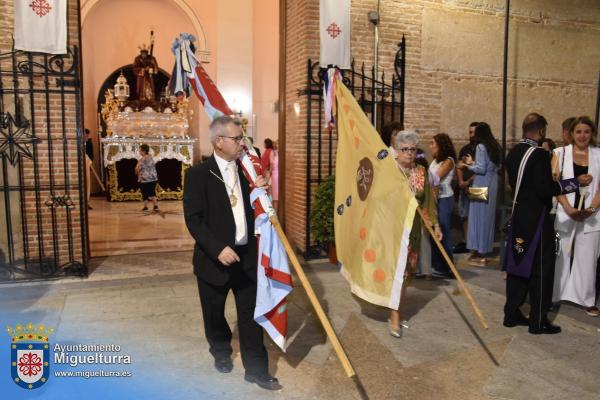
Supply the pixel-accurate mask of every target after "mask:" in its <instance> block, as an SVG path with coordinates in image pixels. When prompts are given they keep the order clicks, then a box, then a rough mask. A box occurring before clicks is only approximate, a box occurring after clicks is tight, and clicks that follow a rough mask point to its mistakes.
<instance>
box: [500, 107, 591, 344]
mask: <svg viewBox="0 0 600 400" xmlns="http://www.w3.org/2000/svg"><path fill="white" fill-rule="evenodd" d="M547 126H548V123H547V121H546V119H545V118H544V117H543V116H541V115H539V114H536V113H531V114H529V115H527V116H526V117H525V119H524V120H523V139H521V141H520V143H519V144H517V145H516V146H515V147H513V149H512V150H511V151H510V152H509V153H508V156H507V157H506V163H505V166H506V172H507V174H508V181H509V184H510V186H511V187H512V189H513V191H517V195H516V199H515V200H516V202H515V204H514V209H513V213H512V217H511V224H510V230H509V232H508V239H507V243H506V257H505V267H506V270H507V272H508V277H507V279H506V304H505V305H504V326H506V327H509V328H512V327H515V326H517V325H524V326H529V333H531V334H542V333H545V334H553V333H559V332H560V331H561V329H560V327H559V326H557V325H553V324H552V323H551V322H550V321H549V320H548V317H547V313H548V311H549V309H550V307H551V305H552V287H553V282H554V265H555V254H554V251H555V243H554V239H555V237H556V233H555V231H554V226H553V224H552V219H551V218H550V217H549V213H550V211H551V209H552V197H553V196H558V195H560V194H566V193H571V192H574V191H576V190H578V189H579V186H580V185H581V186H585V185H588V184H589V183H590V181H589V179H587V178H586V179H583V178H581V179H580V178H577V179H565V180H562V181H559V182H557V181H554V180H553V178H552V168H551V165H550V154H549V153H548V152H547V151H546V150H544V149H543V148H541V147H538V146H539V143H540V142H541V141H542V139H544V137H545V136H546V127H547ZM531 148H533V150H530V149H531ZM526 156H529V158H525V157H526ZM523 160H524V161H523ZM522 161H523V162H522ZM519 169H521V170H522V179H521V182H520V184H519V187H518V188H517V177H518V175H519ZM528 293H529V303H530V306H531V307H530V311H529V318H526V317H525V316H524V315H523V312H522V311H521V306H522V305H523V304H524V303H525V298H526V297H527V294H528Z"/></svg>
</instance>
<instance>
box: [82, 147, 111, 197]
mask: <svg viewBox="0 0 600 400" xmlns="http://www.w3.org/2000/svg"><path fill="white" fill-rule="evenodd" d="M85 157H86V160H85V164H86V166H87V168H88V170H91V171H92V174H93V175H94V177H95V178H96V181H97V182H98V185H100V188H102V191H103V192H106V188H105V187H104V185H103V184H102V180H101V179H100V177H99V176H98V173H97V172H96V170H95V169H94V165H93V164H92V159H91V158H89V157H88V156H87V154H86V156H85Z"/></svg>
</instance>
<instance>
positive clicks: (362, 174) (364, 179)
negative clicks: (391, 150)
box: [356, 157, 373, 201]
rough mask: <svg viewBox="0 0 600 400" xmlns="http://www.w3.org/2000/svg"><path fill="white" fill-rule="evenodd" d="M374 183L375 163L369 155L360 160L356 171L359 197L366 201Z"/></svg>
mask: <svg viewBox="0 0 600 400" xmlns="http://www.w3.org/2000/svg"><path fill="white" fill-rule="evenodd" d="M372 185H373V163H372V162H371V160H370V159H369V158H367V157H365V158H363V159H362V160H360V162H359V163H358V170H357V171H356V189H357V191H358V197H359V198H360V199H361V200H362V201H365V200H366V199H367V196H368V195H369V191H370V190H371V186H372Z"/></svg>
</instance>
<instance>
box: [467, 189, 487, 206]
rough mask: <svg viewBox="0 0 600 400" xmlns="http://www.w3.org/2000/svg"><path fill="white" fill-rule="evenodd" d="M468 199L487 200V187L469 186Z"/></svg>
mask: <svg viewBox="0 0 600 400" xmlns="http://www.w3.org/2000/svg"><path fill="white" fill-rule="evenodd" d="M468 195H469V200H471V201H485V202H487V201H488V188H487V187H470V188H469V192H468Z"/></svg>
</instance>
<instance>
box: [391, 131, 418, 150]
mask: <svg viewBox="0 0 600 400" xmlns="http://www.w3.org/2000/svg"><path fill="white" fill-rule="evenodd" d="M402 144H412V145H413V146H418V145H419V134H418V133H417V131H416V130H414V129H405V130H403V131H400V132H398V134H397V135H396V137H395V138H394V143H392V145H393V146H394V148H396V149H398V148H400V145H402Z"/></svg>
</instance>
